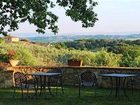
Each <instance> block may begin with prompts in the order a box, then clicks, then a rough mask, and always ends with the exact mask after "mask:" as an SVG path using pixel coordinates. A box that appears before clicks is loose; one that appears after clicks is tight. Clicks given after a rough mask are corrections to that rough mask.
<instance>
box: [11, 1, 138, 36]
mask: <svg viewBox="0 0 140 105" xmlns="http://www.w3.org/2000/svg"><path fill="white" fill-rule="evenodd" d="M94 1H97V2H98V5H97V6H96V7H94V11H95V12H96V13H97V15H98V16H97V18H98V19H99V20H98V21H97V22H96V23H95V26H94V27H91V28H82V25H81V24H80V22H73V21H72V20H71V19H70V17H67V16H65V12H64V9H63V8H61V7H57V8H56V9H55V10H53V11H54V13H55V14H56V15H58V17H59V20H58V26H59V32H58V35H65V34H77V35H78V34H93V35H95V34H114V35H116V34H132V33H140V0H94ZM35 29H36V27H35V26H33V25H31V24H28V22H26V23H22V24H20V26H19V30H17V31H15V32H12V33H16V34H17V33H35ZM50 32H51V31H50V30H46V34H49V33H50Z"/></svg>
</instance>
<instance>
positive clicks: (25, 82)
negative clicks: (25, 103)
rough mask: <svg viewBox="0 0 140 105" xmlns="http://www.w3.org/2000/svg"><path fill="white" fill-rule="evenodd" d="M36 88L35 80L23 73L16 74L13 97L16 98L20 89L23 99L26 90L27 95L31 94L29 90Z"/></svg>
mask: <svg viewBox="0 0 140 105" xmlns="http://www.w3.org/2000/svg"><path fill="white" fill-rule="evenodd" d="M33 87H34V81H33V79H29V78H28V76H27V75H25V74H24V73H21V72H15V73H14V93H13V97H15V93H16V89H17V88H18V89H20V91H21V97H22V99H23V96H24V90H26V93H27V95H28V94H29V89H30V88H33Z"/></svg>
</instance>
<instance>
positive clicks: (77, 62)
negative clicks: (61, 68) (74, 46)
mask: <svg viewBox="0 0 140 105" xmlns="http://www.w3.org/2000/svg"><path fill="white" fill-rule="evenodd" d="M82 63H83V61H82V60H75V59H70V60H68V65H69V66H82Z"/></svg>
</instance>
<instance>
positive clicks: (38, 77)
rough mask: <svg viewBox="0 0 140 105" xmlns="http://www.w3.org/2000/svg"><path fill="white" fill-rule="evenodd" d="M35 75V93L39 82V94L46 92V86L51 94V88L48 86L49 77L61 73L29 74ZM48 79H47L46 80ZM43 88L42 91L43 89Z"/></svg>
mask: <svg viewBox="0 0 140 105" xmlns="http://www.w3.org/2000/svg"><path fill="white" fill-rule="evenodd" d="M30 75H32V76H34V77H35V94H36V95H37V93H38V90H39V84H40V94H41V93H42V92H44V93H45V92H46V87H48V90H49V93H50V94H51V95H53V94H52V92H51V88H50V77H56V76H59V75H61V73H47V72H35V73H32V74H30ZM46 79H48V81H46ZM43 90H44V91H43Z"/></svg>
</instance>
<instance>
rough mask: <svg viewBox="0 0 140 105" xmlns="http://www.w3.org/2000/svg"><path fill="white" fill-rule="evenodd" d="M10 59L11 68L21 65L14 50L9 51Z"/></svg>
mask: <svg viewBox="0 0 140 105" xmlns="http://www.w3.org/2000/svg"><path fill="white" fill-rule="evenodd" d="M8 58H9V63H10V64H11V66H16V65H17V64H18V63H19V60H18V57H17V54H16V52H15V51H14V50H8Z"/></svg>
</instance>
